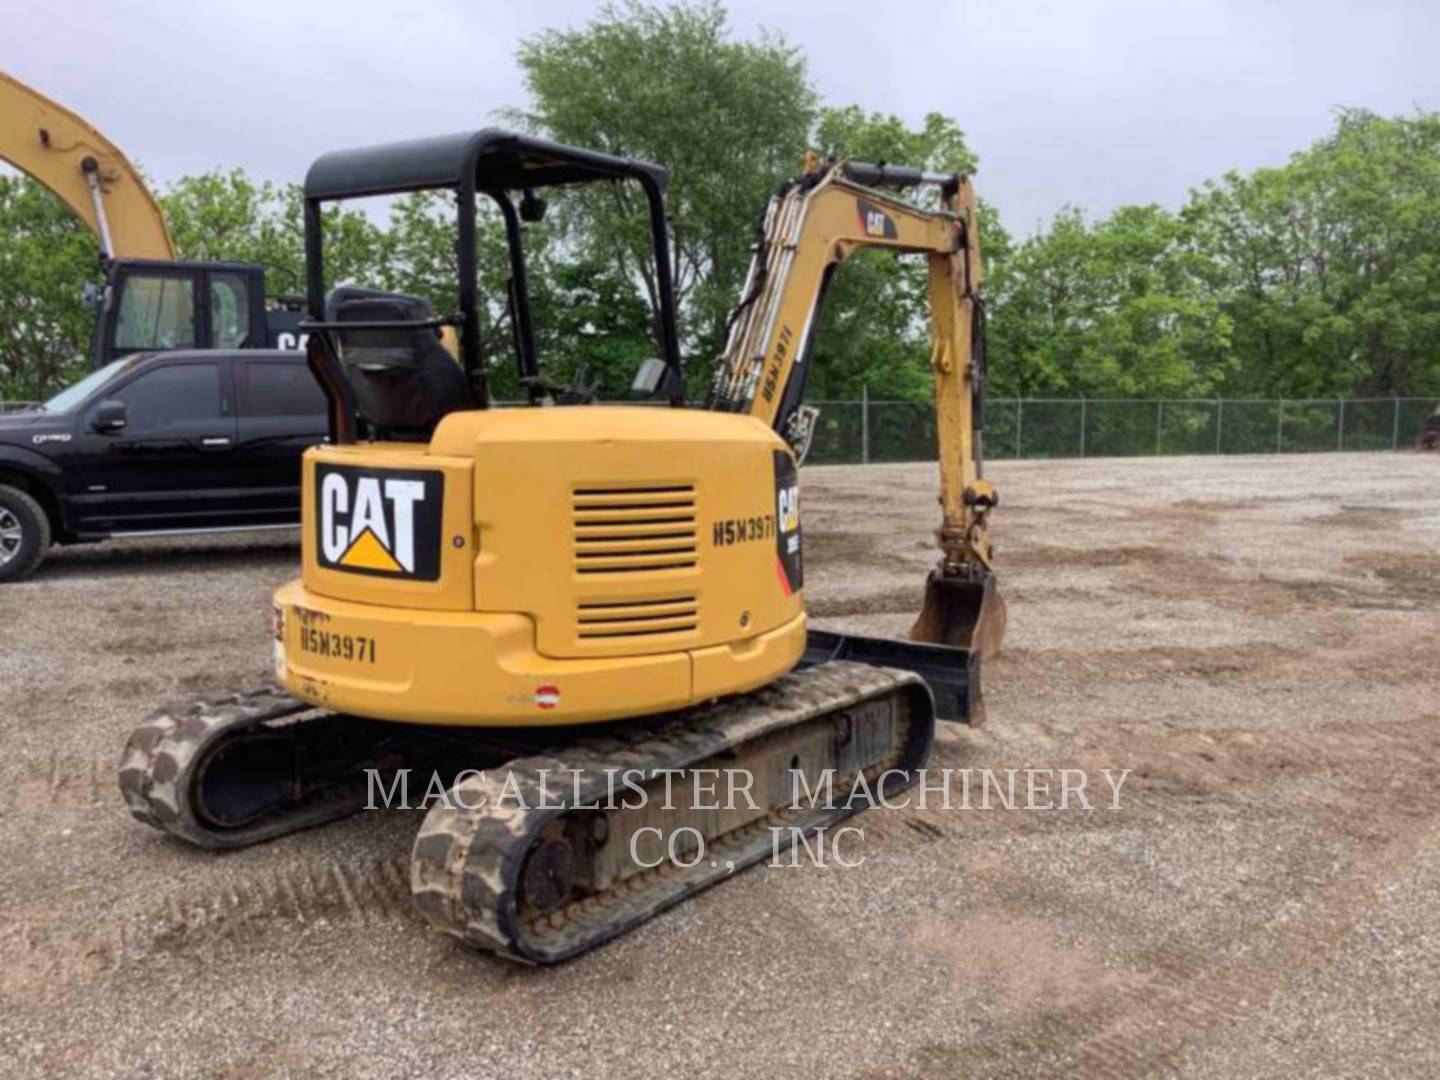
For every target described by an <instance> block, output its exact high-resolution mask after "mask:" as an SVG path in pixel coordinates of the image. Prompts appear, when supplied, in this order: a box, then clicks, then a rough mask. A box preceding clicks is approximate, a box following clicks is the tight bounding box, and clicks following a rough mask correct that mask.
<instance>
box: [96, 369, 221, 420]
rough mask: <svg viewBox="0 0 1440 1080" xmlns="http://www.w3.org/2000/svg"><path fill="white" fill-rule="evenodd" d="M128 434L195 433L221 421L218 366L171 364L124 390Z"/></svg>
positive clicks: (121, 392)
mask: <svg viewBox="0 0 1440 1080" xmlns="http://www.w3.org/2000/svg"><path fill="white" fill-rule="evenodd" d="M115 399H116V400H117V401H123V402H124V403H125V414H126V417H125V418H126V429H125V430H126V432H127V434H136V435H139V434H145V435H153V434H155V433H157V432H159V433H162V434H163V433H164V432H165V431H167V430H175V431H179V430H192V429H193V428H194V427H195V425H196V424H197V423H201V424H203V423H204V422H205V421H207V420H218V419H220V417H221V415H222V413H221V405H220V369H219V367H217V366H216V365H215V364H169V365H166V366H165V367H159V368H155V369H153V370H151V371H147V372H146V373H145V374H144V375H141V376H140V377H139V378H138V379H136V380H135V381H134V382H132V383H129V384H127V385H126V386H124V387H122V388H121V389H120V390H119V391H118V392H117V393H116V394H115Z"/></svg>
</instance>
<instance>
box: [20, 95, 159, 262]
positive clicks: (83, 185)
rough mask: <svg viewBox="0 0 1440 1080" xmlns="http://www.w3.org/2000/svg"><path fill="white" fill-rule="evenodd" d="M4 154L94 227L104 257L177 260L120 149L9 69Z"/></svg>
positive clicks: (152, 203) (151, 198)
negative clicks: (13, 75)
mask: <svg viewBox="0 0 1440 1080" xmlns="http://www.w3.org/2000/svg"><path fill="white" fill-rule="evenodd" d="M0 159H3V160H4V161H6V162H7V163H9V164H10V165H13V166H14V167H15V168H17V169H19V170H20V171H22V172H24V173H26V174H27V175H29V176H31V177H33V178H34V179H36V180H38V181H39V182H40V183H42V184H44V185H45V186H46V187H47V188H49V189H50V190H51V191H52V192H54V193H55V195H56V196H58V197H59V198H60V199H61V200H62V201H63V202H64V203H65V205H66V206H68V207H69V208H70V209H71V210H72V211H73V212H74V213H75V214H76V215H78V216H79V217H80V219H81V220H82V221H84V222H85V223H86V224H87V225H89V226H90V228H91V229H92V230H94V232H95V235H96V236H98V237H99V238H100V248H101V254H102V255H103V256H104V257H105V258H106V259H122V258H123V259H161V260H165V261H171V260H173V259H174V258H175V248H174V245H173V244H172V243H171V241H170V231H169V230H168V229H167V228H166V227H165V218H164V215H162V214H161V212H160V207H159V205H158V204H157V203H156V201H155V197H154V196H153V195H152V194H151V193H150V190H149V188H147V187H146V186H145V181H144V180H143V179H141V176H140V173H139V171H138V170H137V169H136V168H135V166H134V165H132V164H131V163H130V161H129V159H127V158H126V157H125V155H124V154H123V153H121V151H120V149H119V148H118V147H117V146H115V144H114V143H112V142H111V141H110V140H109V139H107V138H105V136H104V135H102V134H100V132H98V131H96V130H95V128H93V127H91V126H90V125H89V124H87V123H86V122H85V121H84V120H82V119H80V117H78V116H76V115H75V114H74V113H72V112H71V111H70V110H69V109H67V108H65V107H64V106H63V105H57V104H56V103H55V102H53V101H51V100H50V99H49V98H47V97H46V96H45V95H44V94H41V93H38V92H37V91H35V90H32V89H31V88H30V87H28V86H26V85H25V84H24V83H22V82H19V81H18V80H16V79H14V78H12V77H11V76H9V75H7V74H5V73H4V72H0Z"/></svg>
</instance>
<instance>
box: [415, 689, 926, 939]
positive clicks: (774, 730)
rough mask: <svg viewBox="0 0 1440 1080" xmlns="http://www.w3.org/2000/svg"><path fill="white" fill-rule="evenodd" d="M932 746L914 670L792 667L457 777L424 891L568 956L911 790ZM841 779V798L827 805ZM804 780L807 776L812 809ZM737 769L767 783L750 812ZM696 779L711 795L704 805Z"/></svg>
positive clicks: (426, 848) (434, 832) (466, 926)
mask: <svg viewBox="0 0 1440 1080" xmlns="http://www.w3.org/2000/svg"><path fill="white" fill-rule="evenodd" d="M933 741H934V705H933V701H932V698H931V695H930V692H929V689H928V688H927V687H926V685H925V683H924V682H923V681H922V680H921V679H920V678H919V677H918V676H916V675H914V674H912V673H909V672H902V671H898V670H894V669H887V668H878V667H873V666H870V665H865V664H856V663H849V662H835V663H828V664H823V665H820V666H819V667H815V668H810V669H807V670H805V671H798V672H793V673H791V674H790V675H787V676H785V677H784V678H783V679H780V680H778V681H777V682H775V683H773V684H771V685H770V686H767V687H765V688H763V689H761V690H758V691H755V692H752V693H750V694H746V695H743V696H740V697H736V698H731V699H727V700H724V701H721V702H718V703H715V704H712V705H708V706H702V707H698V708H695V709H691V710H688V711H686V712H683V713H679V714H674V715H672V716H670V717H667V718H665V719H664V720H663V721H660V722H658V723H654V722H651V723H647V722H632V723H629V724H625V725H620V726H618V727H612V728H609V729H607V730H605V731H604V732H603V733H601V734H596V735H594V736H591V737H582V738H580V739H579V740H578V741H576V742H572V743H570V744H568V745H565V746H561V747H557V748H555V749H553V750H552V751H550V752H549V753H541V754H538V755H535V756H531V757H525V758H520V759H516V760H512V761H510V762H509V763H508V764H507V765H506V766H504V767H503V768H502V769H499V770H495V771H491V772H486V773H479V774H476V773H472V774H470V775H468V776H466V777H465V778H463V779H461V780H459V781H458V782H457V783H456V784H455V786H453V787H452V788H451V789H450V792H449V794H448V797H447V799H446V800H445V801H444V802H441V803H437V804H436V805H434V806H433V807H432V808H431V809H430V811H429V812H428V813H427V815H426V818H425V822H424V824H423V825H422V826H421V829H420V833H419V835H418V836H417V838H416V840H415V847H414V853H413V856H412V859H411V891H412V893H413V894H414V897H415V900H416V903H417V905H418V906H419V908H420V911H421V912H422V913H423V914H424V915H425V917H426V918H427V919H428V920H429V921H430V922H431V923H432V924H434V925H435V926H437V927H438V928H439V929H441V930H443V931H445V932H446V933H448V934H451V935H452V936H454V937H457V938H459V939H460V940H462V941H464V942H465V943H467V944H469V945H471V946H474V947H476V948H479V949H483V950H486V951H489V952H492V953H496V954H498V955H500V956H503V957H506V958H508V959H511V960H516V961H520V962H524V963H530V964H548V963H555V962H557V961H561V960H565V959H568V958H570V957H573V956H576V955H578V954H580V953H583V952H585V951H587V950H589V949H591V948H593V947H595V946H596V945H599V944H601V943H603V942H605V941H607V940H609V939H611V938H613V937H616V936H617V935H619V934H622V933H624V932H625V931H627V930H629V929H631V928H633V927H635V926H637V925H639V924H640V923H643V922H644V921H646V920H647V919H649V918H651V917H652V916H654V915H655V914H657V913H658V912H660V911H662V910H664V909H665V908H667V907H669V906H671V905H673V904H676V903H678V902H679V901H681V900H683V899H684V898H685V897H687V896H690V895H692V894H694V893H696V892H698V891H700V890H701V889H704V888H706V887H707V886H709V885H711V884H714V883H715V882H717V881H720V880H723V879H724V878H726V877H728V876H730V875H731V874H733V873H735V872H736V871H738V870H740V869H742V868H744V867H746V866H749V865H752V864H754V863H756V862H759V861H760V860H762V859H764V858H766V857H767V856H769V855H771V854H772V853H774V852H780V851H784V850H786V849H788V848H789V847H790V846H791V844H792V843H793V842H794V841H795V838H796V837H797V836H798V835H803V834H806V833H810V832H813V831H814V830H815V829H817V828H820V827H823V826H828V825H830V824H832V823H835V822H838V821H840V820H843V819H844V818H846V817H849V816H850V815H852V814H854V813H856V812H858V811H860V810H862V809H864V808H866V807H867V806H869V805H870V804H871V799H870V798H868V797H867V795H869V794H873V795H874V796H875V797H876V798H878V797H880V795H881V794H882V793H883V794H884V795H889V794H891V793H893V792H894V791H898V790H900V789H902V788H904V787H907V786H909V785H910V784H911V783H913V782H914V770H917V769H919V768H921V767H923V766H924V764H925V762H926V761H927V760H928V757H929V753H930V749H931V746H932V745H933ZM827 769H832V770H834V772H833V774H832V783H831V786H830V791H831V792H833V796H825V795H821V796H820V797H819V798H818V799H815V800H813V801H812V800H811V798H810V796H809V794H808V792H818V791H820V790H821V785H822V783H823V777H824V776H825V773H824V770H827ZM709 770H718V772H719V775H718V776H716V777H713V778H712V776H711V773H710V772H709ZM727 771H728V772H727ZM792 771H798V772H799V773H801V774H803V775H804V776H805V777H806V786H807V787H806V790H802V791H801V793H800V797H799V798H798V799H797V798H796V792H795V790H794V789H793V787H792V786H793V784H794V779H793V776H792ZM862 774H863V777H864V781H865V782H864V784H863V785H859V784H857V777H858V776H860V775H862ZM736 775H745V776H750V777H753V778H754V779H753V784H754V790H753V791H751V796H752V798H751V799H750V800H746V804H745V805H742V806H732V805H730V804H733V803H735V802H738V801H740V800H738V798H737V799H730V800H729V801H728V802H727V794H728V792H727V787H728V784H729V780H728V777H730V776H736ZM627 776H629V777H631V778H634V779H636V780H637V787H636V788H629V787H627V786H626V785H625V783H624V779H625V777H627ZM697 778H699V779H700V780H701V781H702V783H704V785H705V790H706V793H705V794H702V795H700V796H699V797H698V798H692V797H691V796H693V795H695V794H696V792H697V790H700V789H697V788H696V787H695V786H694V781H695V780H696V779H697ZM711 784H716V785H718V786H717V787H711V786H710V785H711ZM667 785H670V786H667ZM639 789H643V790H644V791H645V792H646V793H647V796H648V797H647V798H645V799H644V800H642V799H641V798H640V797H639V794H638V791H639ZM857 791H858V792H861V794H859V795H857V794H855V793H856V792H857ZM687 800H688V802H687ZM642 801H643V803H644V805H643V806H640V805H636V804H639V803H641V802H642ZM751 802H753V803H754V804H755V805H753V806H752V805H750V803H751ZM717 803H718V806H717ZM721 807H723V808H721ZM684 829H692V830H694V833H691V834H687V835H686V839H687V840H689V839H690V838H691V837H699V838H701V839H700V840H699V841H698V842H690V843H689V844H688V846H685V847H681V848H680V849H679V850H677V851H676V852H675V856H676V857H675V858H674V859H673V860H672V859H669V858H666V850H667V849H666V845H665V843H664V842H663V841H662V838H664V837H669V836H671V834H676V835H680V834H681V832H682V831H683V830H684ZM647 830H655V832H647ZM642 832H643V833H644V835H643V836H642V835H640V834H641V833H642ZM642 840H643V841H644V842H641V841H642ZM647 845H648V846H647ZM637 852H638V853H639V854H640V855H641V856H642V857H641V859H640V860H639V861H637V860H636V858H635V857H634V855H635V854H636V853H637ZM651 863H653V864H654V865H651V866H648V867H647V866H646V865H644V864H651ZM687 864H688V865H687Z"/></svg>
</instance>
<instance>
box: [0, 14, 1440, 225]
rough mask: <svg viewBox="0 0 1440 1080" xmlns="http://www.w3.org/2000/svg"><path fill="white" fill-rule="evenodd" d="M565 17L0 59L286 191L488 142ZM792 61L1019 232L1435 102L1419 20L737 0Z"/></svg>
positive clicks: (1430, 38) (114, 41)
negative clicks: (418, 153) (893, 122)
mask: <svg viewBox="0 0 1440 1080" xmlns="http://www.w3.org/2000/svg"><path fill="white" fill-rule="evenodd" d="M596 6H597V5H596V4H595V3H593V2H583V0H529V2H511V3H505V4H496V3H483V2H472V3H464V2H460V0H405V2H401V3H397V2H394V0H388V2H381V0H284V2H277V0H246V2H243V3H232V2H229V0H203V2H196V0H115V2H109V3H105V2H101V0H88V2H87V0H47V2H45V3H38V2H32V0H3V10H4V15H3V25H4V27H5V31H6V32H5V34H4V41H3V44H0V65H3V66H4V67H5V68H6V69H7V70H8V71H10V72H11V73H12V74H13V75H15V76H17V77H18V78H20V79H22V80H24V81H26V82H28V83H30V84H31V85H32V86H34V87H36V88H37V89H39V90H40V91H42V92H43V93H46V94H48V95H50V96H51V97H53V98H55V99H56V100H58V101H60V102H61V103H62V104H65V105H67V106H69V107H70V108H72V109H74V110H75V111H77V112H79V113H80V114H81V115H82V116H84V117H86V118H87V119H88V120H90V121H91V122H92V123H94V124H95V125H96V126H97V127H99V128H100V129H101V130H102V131H104V132H105V133H106V134H107V135H109V136H110V137H111V138H112V139H113V140H114V141H115V142H116V143H118V144H119V145H120V146H121V147H122V148H123V149H124V150H125V151H126V152H127V153H128V154H129V155H130V156H131V157H132V159H134V160H136V161H138V162H139V163H140V164H141V165H142V167H144V168H145V169H146V170H147V172H148V173H149V174H150V175H151V176H152V177H155V178H157V179H158V180H159V181H161V182H163V181H165V180H170V179H174V178H175V177H178V176H181V175H183V174H185V173H187V172H198V171H203V170H205V169H208V168H212V167H216V166H224V167H229V166H232V165H243V166H244V167H245V168H247V169H248V170H250V172H251V173H252V174H255V175H259V176H264V177H267V178H270V179H274V180H279V181H289V180H299V179H301V178H302V177H303V175H304V172H305V169H306V167H307V166H308V164H309V162H310V160H311V159H312V158H314V157H315V156H316V154H318V153H320V152H322V151H324V150H328V149H335V148H338V147H343V146H351V145H361V144H365V143H370V142H382V141H386V140H389V139H396V138H405V137H409V136H414V135H422V134H432V133H438V132H444V131H453V130H461V129H465V128H471V127H478V126H483V125H484V124H486V123H488V122H492V121H493V120H494V116H493V113H494V110H496V109H499V108H503V107H505V106H508V105H516V104H522V103H523V102H524V89H523V87H522V85H521V80H520V73H519V69H518V68H517V66H516V64H515V61H514V51H515V45H516V43H517V42H518V41H519V40H520V39H522V38H524V37H526V36H527V35H529V34H532V33H534V32H535V31H537V30H539V29H542V28H545V27H557V26H579V25H583V24H584V22H586V21H587V19H588V18H589V16H590V14H591V13H592V12H593V11H594V10H595V8H596ZM728 6H729V9H730V11H731V14H732V21H733V24H734V28H735V32H736V33H737V34H740V35H751V34H753V33H755V32H756V31H757V29H758V28H759V27H761V26H765V27H768V28H770V29H773V30H777V31H779V32H781V33H782V34H784V35H785V36H786V37H787V38H788V39H789V40H790V41H791V42H792V43H794V44H796V45H799V46H800V47H801V48H802V49H803V51H804V53H805V55H806V57H807V58H808V61H809V66H810V73H811V77H812V79H813V81H814V82H815V84H816V86H817V87H818V88H819V90H820V92H821V94H822V96H823V97H824V99H825V100H826V101H827V102H828V103H831V104H851V103H854V104H859V105H861V106H863V107H865V108H866V109H881V110H886V111H890V112H895V113H898V114H900V115H901V116H903V117H905V118H906V119H907V120H910V121H918V120H919V118H920V117H922V116H923V115H924V114H925V113H927V112H930V111H937V110H938V111H940V112H944V113H946V114H949V115H951V116H954V117H955V118H957V119H958V120H959V121H960V124H961V125H962V126H963V128H964V129H965V132H966V135H967V137H968V138H969V141H970V143H971V145H972V146H973V147H974V148H975V149H976V150H977V151H978V152H979V154H980V171H979V174H978V176H977V187H978V188H979V190H980V192H981V194H982V195H983V196H985V197H986V198H987V199H989V200H990V201H992V202H993V203H995V204H996V205H998V206H999V208H1000V210H1001V213H1002V215H1003V217H1004V219H1005V221H1006V222H1007V224H1008V225H1009V226H1010V228H1011V229H1012V230H1015V231H1017V232H1021V233H1026V232H1029V231H1031V229H1032V228H1033V227H1034V225H1035V224H1036V223H1037V222H1039V221H1042V220H1044V219H1048V218H1049V217H1050V216H1051V215H1052V214H1054V212H1055V211H1056V210H1058V209H1059V208H1060V207H1061V206H1063V205H1064V204H1066V203H1075V204H1078V205H1081V206H1084V207H1086V208H1087V209H1089V210H1090V211H1091V212H1092V213H1096V214H1099V213H1103V212H1105V211H1107V210H1108V209H1110V208H1111V207H1113V206H1115V205H1118V204H1121V203H1130V202H1158V203H1160V204H1162V205H1164V206H1168V207H1175V206H1177V205H1178V204H1179V203H1180V202H1181V201H1182V200H1183V199H1184V197H1185V192H1186V190H1187V189H1188V188H1189V187H1191V186H1192V185H1195V184H1197V183H1199V182H1200V181H1201V180H1203V179H1205V178H1206V177H1210V176H1216V175H1219V174H1220V173H1222V172H1224V171H1226V170H1227V169H1232V168H1238V169H1248V168H1253V167H1255V166H1257V165H1263V164H1275V163H1280V162H1283V161H1284V160H1285V158H1286V157H1287V156H1288V154H1289V153H1291V152H1292V151H1294V150H1296V149H1299V148H1301V147H1303V146H1305V145H1307V144H1308V143H1310V142H1311V141H1313V140H1314V139H1316V138H1317V137H1319V136H1321V135H1322V134H1323V133H1324V132H1325V130H1326V128H1327V127H1328V126H1329V124H1330V122H1331V115H1332V110H1333V109H1334V108H1335V107H1336V106H1340V105H1358V106H1364V107H1367V108H1370V109H1374V110H1376V111H1378V112H1382V113H1389V114H1394V113H1403V112H1409V111H1411V110H1413V109H1415V108H1417V107H1419V108H1425V109H1435V108H1437V107H1440V63H1437V57H1436V52H1437V46H1440V3H1436V2H1435V0H1429V2H1426V0H1410V2H1404V0H1361V2H1343V0H1285V2H1271V0H1208V2H1207V0H1172V2H1166V0H1154V2H1149V3H1146V2H1142V0H1072V2H1046V0H989V2H983V3H982V2H973V0H949V2H947V0H932V2H930V3H917V2H914V0H881V2H876V0H863V2H862V0H807V2H803V3H802V2H786V0H731V2H730V3H729V5H728Z"/></svg>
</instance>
